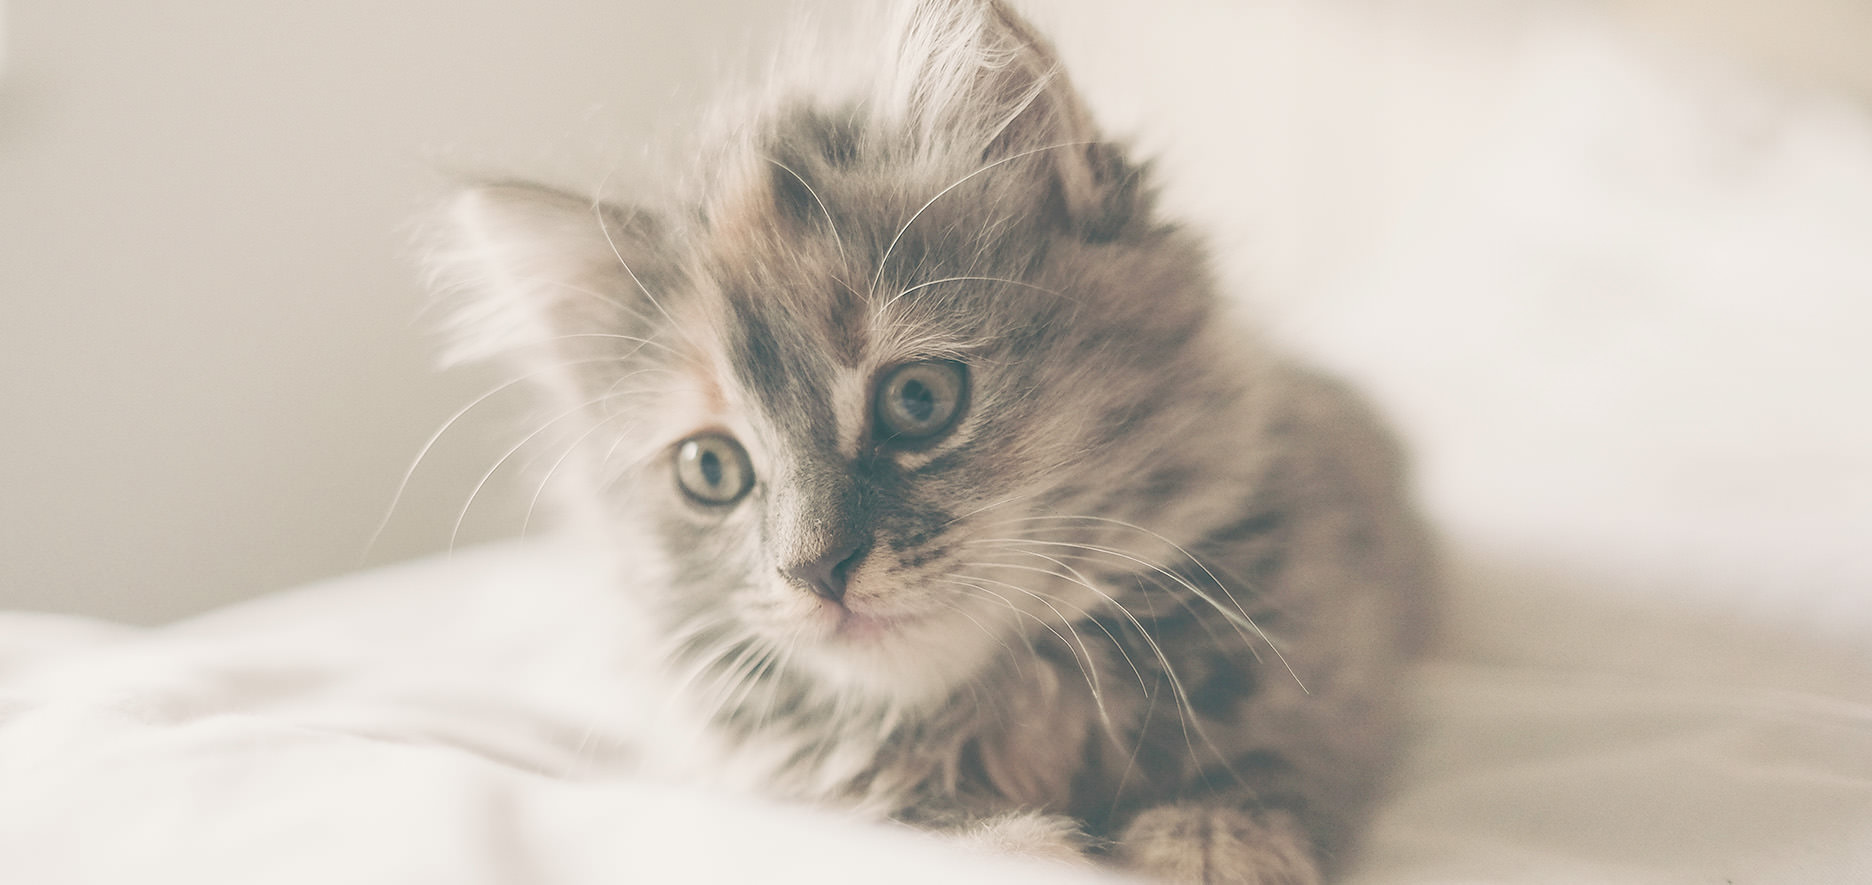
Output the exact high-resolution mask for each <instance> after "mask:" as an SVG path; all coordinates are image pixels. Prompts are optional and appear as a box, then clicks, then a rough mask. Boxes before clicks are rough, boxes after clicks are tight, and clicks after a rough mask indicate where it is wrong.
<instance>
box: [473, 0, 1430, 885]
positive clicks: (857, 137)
mask: <svg viewBox="0 0 1872 885" xmlns="http://www.w3.org/2000/svg"><path fill="white" fill-rule="evenodd" d="M905 34H906V38H905V40H904V44H903V49H902V52H901V54H902V57H903V69H902V72H901V75H900V76H898V77H894V78H885V79H886V80H887V81H888V82H885V83H884V84H883V85H882V86H880V88H879V90H878V94H877V95H875V96H872V97H871V98H869V99H867V100H865V101H861V102H858V103H856V104H850V105H842V106H831V107H825V106H812V105H793V106H789V107H785V108H782V109H781V110H778V111H775V112H773V113H771V114H769V115H767V116H766V117H764V118H763V119H762V120H761V121H760V122H759V123H757V124H755V125H753V126H751V127H749V128H748V129H747V131H746V132H745V133H744V134H743V135H742V136H741V137H740V138H739V139H737V140H736V142H735V143H734V144H732V145H730V146H729V148H728V149H727V150H726V151H725V157H726V159H725V161H724V163H723V165H722V169H723V170H724V171H722V172H720V173H719V174H718V175H717V176H716V178H715V179H714V181H713V183H712V185H711V187H710V192H709V193H708V194H707V195H706V197H705V198H704V200H703V205H702V206H701V207H700V209H699V210H698V211H691V212H687V213H677V214H674V215H666V216H655V215H652V214H649V213H645V212H641V211H636V210H624V209H619V208H616V207H611V206H607V205H604V204H593V203H590V202H586V201H582V200H579V199H576V198H572V197H568V196H565V195H562V194H558V193H556V192H551V191H547V190H544V189H540V188H534V187H531V186H524V185H506V186H494V187H486V188H481V189H478V190H476V191H473V192H470V193H469V194H467V195H465V196H464V197H463V199H462V200H461V201H460V203H458V205H457V208H456V217H457V221H458V227H459V230H460V232H461V235H460V237H459V238H458V240H457V242H458V244H459V246H460V247H461V248H460V249H459V251H458V252H457V254H455V255H454V257H452V258H451V259H449V260H448V261H446V262H445V264H444V268H445V270H447V271H448V272H449V273H451V274H453V275H455V276H457V277H458V278H459V281H461V282H464V283H466V284H468V285H471V286H474V287H477V288H478V289H479V291H481V292H483V293H484V297H481V298H480V299H479V300H477V301H475V302H473V307H472V309H469V310H466V311H464V313H463V317H464V323H465V328H466V330H467V334H466V335H464V341H465V342H467V343H468V345H469V346H470V347H471V348H473V349H480V350H499V351H504V352H508V353H511V354H514V355H516V356H517V357H518V358H519V359H520V360H522V362H523V364H524V365H527V366H529V367H530V370H531V374H533V375H534V376H535V377H537V378H539V379H540V380H542V381H543V382H545V383H546V385H547V387H548V388H549V389H551V390H554V391H556V392H557V393H558V394H559V395H560V396H561V398H562V399H563V400H564V401H563V403H562V409H563V411H562V412H560V413H558V414H557V415H556V416H555V420H556V421H567V420H571V419H573V418H581V419H584V420H583V423H581V425H580V428H579V431H578V432H577V433H575V434H572V435H571V437H570V440H571V441H570V444H571V445H572V446H573V447H574V448H575V449H577V450H581V451H582V452H583V453H584V457H585V459H586V460H588V461H590V462H591V463H592V465H593V467H594V468H595V471H596V472H595V474H594V479H593V481H592V482H593V488H594V491H595V492H596V494H595V495H594V496H593V500H594V502H596V503H597V504H598V509H599V511H600V512H601V513H602V516H601V517H600V524H601V525H602V526H603V529H602V531H603V532H604V534H605V536H606V537H607V539H608V540H607V542H608V543H611V544H614V545H616V546H617V547H619V548H620V549H624V550H628V551H629V553H628V556H629V557H630V558H632V559H633V560H634V561H636V562H637V563H640V568H639V569H638V571H639V573H641V574H654V575H658V576H661V577H660V578H659V579H658V581H657V583H658V584H659V585H661V586H657V587H649V588H635V591H634V592H638V593H640V594H642V596H643V601H644V602H645V604H646V616H647V617H649V618H651V619H652V620H653V622H654V623H656V624H657V625H659V629H660V630H661V631H662V633H663V635H665V636H666V637H667V646H666V648H664V649H662V655H661V658H662V660H663V666H664V668H665V669H666V671H667V674H668V677H669V680H670V684H671V686H672V689H673V690H674V691H675V692H676V693H677V694H678V695H680V696H681V697H682V698H684V704H685V705H686V706H687V707H688V709H689V710H690V711H691V712H692V713H693V714H694V716H695V718H696V719H697V720H698V721H699V722H700V723H701V728H702V730H703V734H705V735H706V740H703V741H700V742H698V741H696V740H694V739H693V738H692V736H685V737H684V738H683V739H682V740H680V741H679V742H678V745H679V746H680V747H681V748H682V749H683V750H684V753H683V754H677V755H687V756H688V757H689V759H690V760H691V762H692V764H693V767H694V768H695V769H696V770H697V772H698V773H706V774H708V775H710V776H714V777H721V778H726V779H729V780H734V781H737V782H740V783H743V784H745V785H747V786H750V787H752V788H755V789H758V790H761V791H763V792H766V793H769V794H772V795H777V796H782V797H786V798H797V799H803V800H808V801H813V802H820V803H829V804H836V805H841V806H846V807H853V808H860V809H865V810H869V811H872V812H875V813H878V814H884V815H890V816H893V817H896V818H899V819H903V820H908V821H912V822H917V823H922V824H926V825H929V826H933V827H938V828H943V829H952V830H956V831H959V832H962V833H965V834H970V835H971V836H973V837H974V838H976V839H978V840H981V841H984V842H987V843H989V844H994V845H998V846H1001V847H1005V848H1012V849H1015V850H1024V851H1029V852H1034V853H1040V854H1068V853H1076V852H1079V851H1081V850H1086V851H1091V852H1093V853H1109V854H1111V855H1114V856H1115V857H1117V858H1120V859H1122V860H1123V861H1125V862H1127V863H1129V864H1132V865H1135V866H1138V867H1142V868H1145V869H1149V870H1154V871H1156V872H1159V873H1162V874H1164V875H1167V876H1170V877H1173V878H1182V879H1188V880H1195V881H1216V882H1221V881H1295V882H1304V881H1311V880H1313V879H1316V878H1317V877H1318V875H1319V870H1320V869H1321V868H1322V867H1324V866H1327V865H1328V863H1329V861H1330V860H1331V859H1332V858H1333V857H1334V856H1335V854H1337V853H1338V852H1340V851H1341V850H1342V849H1343V847H1344V846H1345V844H1346V839H1347V837H1349V836H1350V835H1351V834H1352V833H1353V831H1354V829H1355V827H1356V824H1357V821H1358V819H1359V818H1360V817H1361V816H1362V814H1363V811H1364V809H1365V807H1366V805H1367V804H1368V801H1369V799H1370V796H1371V794H1372V789H1373V785H1374V783H1375V781H1376V779H1377V778H1378V777H1379V775H1380V773H1381V772H1382V770H1383V765H1384V762H1385V760H1386V758H1387V757H1388V756H1389V755H1390V747H1391V743H1392V740H1393V723H1392V719H1393V711H1392V707H1393V705H1394V703H1395V696H1396V691H1397V681H1398V678H1399V675H1400V674H1399V671H1400V669H1401V667H1402V666H1403V661H1404V660H1405V658H1406V656H1407V653H1408V650H1409V647H1410V646H1411V645H1412V644H1413V642H1414V641H1415V640H1416V638H1417V636H1418V634H1419V633H1420V632H1421V631H1422V629H1423V628H1424V627H1425V624H1424V621H1425V617H1426V616H1425V612H1426V609H1427V605H1428V603H1427V600H1428V597H1429V593H1430V568H1429V561H1428V560H1429V557H1428V555H1427V553H1426V544H1425V539H1424V537H1423V532H1422V529H1421V527H1420V525H1419V523H1418V522H1417V520H1416V518H1415V517H1414V516H1413V514H1412V512H1411V510H1410V509H1409V506H1408V504H1407V502H1406V501H1405V498H1404V492H1403V489H1402V488H1401V484H1400V479H1399V466H1398V458H1397V455H1396V453H1395V451H1394V450H1393V447H1392V446H1391V444H1390V442H1389V440H1388V438H1387V437H1386V435H1385V434H1384V433H1383V431H1382V430H1380V429H1378V427H1377V424H1376V422H1375V421H1373V420H1372V418H1371V417H1370V416H1369V415H1368V414H1366V412H1365V411H1364V410H1363V409H1362V408H1361V407H1360V406H1359V405H1358V403H1357V402H1356V401H1355V400H1354V399H1353V398H1352V397H1351V396H1350V395H1348V394H1347V393H1346V392H1345V391H1343V390H1342V389H1340V388H1338V387H1337V386H1335V385H1333V384H1332V383H1330V382H1328V381H1325V380H1322V379H1320V378H1317V377H1314V376H1312V375H1310V374H1308V373H1305V372H1303V371H1301V370H1298V369H1294V368H1291V367H1289V366H1287V365H1285V364H1284V363H1282V362H1281V361H1280V360H1279V359H1277V358H1275V357H1273V356H1271V355H1270V354H1269V353H1268V351H1267V349H1266V348H1265V347H1263V346H1262V345H1261V344H1260V343H1258V342H1256V341H1254V340H1253V339H1252V338H1250V337H1249V336H1247V335H1245V334H1243V333H1242V332H1240V331H1239V330H1236V329H1233V328H1231V327H1230V325H1229V324H1228V323H1227V322H1226V321H1224V320H1223V318H1222V316H1221V311H1220V309H1219V305H1218V303H1217V299H1216V296H1215V294H1214V293H1213V292H1212V287H1211V284H1210V282H1209V280H1208V278H1207V276H1206V273H1205V271H1204V261H1203V257H1202V251H1201V247H1200V245H1199V243H1198V242H1197V241H1196V240H1195V239H1194V238H1193V237H1191V236H1190V235H1189V234H1187V233H1184V232H1182V231H1180V230H1178V229H1177V228H1175V227H1174V226H1171V225H1169V224H1166V223H1165V222H1163V221H1162V220H1160V219H1158V218H1156V217H1155V216H1154V214H1153V211H1152V205H1151V195H1150V191H1149V188H1148V186H1147V183H1146V182H1145V181H1144V179H1143V174H1142V172H1141V170H1140V169H1139V168H1138V167H1136V166H1134V165H1132V164H1131V163H1130V162H1129V160H1128V159H1127V158H1126V157H1125V156H1124V154H1123V152H1122V151H1121V150H1120V149H1119V148H1117V147H1116V146H1113V145H1110V144H1108V143H1105V142H1103V141H1101V140H1100V138H1099V136H1098V133H1097V132H1096V130H1095V129H1094V128H1093V127H1092V125H1091V123H1090V120H1089V118H1088V116H1087V115H1086V113H1085V112H1084V110H1083V109H1082V107H1081V106H1080V104H1079V103H1078V100H1077V98H1076V96H1074V95H1073V94H1072V92H1071V89H1070V87H1069V86H1067V84H1066V82H1065V79H1064V77H1063V76H1061V75H1060V74H1059V73H1058V71H1057V67H1056V65H1055V63H1054V61H1053V59H1052V56H1051V54H1050V51H1049V50H1048V49H1047V48H1046V46H1045V44H1044V43H1043V42H1042V41H1041V40H1040V39H1039V38H1038V37H1037V36H1036V35H1034V34H1033V33H1032V32H1031V30H1030V29H1029V28H1028V27H1027V26H1026V25H1025V23H1023V22H1021V21H1019V20H1018V19H1017V18H1015V17H1013V16H1012V14H1011V13H1009V12H1008V11H1007V10H1006V9H1005V8H1003V7H1002V6H1001V5H1000V4H998V3H976V2H935V0H931V2H925V3H921V4H919V5H918V6H917V7H916V9H915V11H914V12H913V14H912V15H911V18H910V20H909V23H908V25H907V27H906V29H905ZM906 373H908V374H906ZM919 373H920V374H919ZM905 378H909V379H911V380H909V381H905V380H903V379H905ZM906 385H908V386H906ZM893 397H897V398H896V399H893ZM924 419H928V420H930V421H931V422H932V423H931V424H930V426H928V427H925V426H923V425H919V424H917V422H918V421H919V420H924ZM937 419H940V420H937ZM651 755H652V757H653V758H657V757H658V756H659V754H657V753H655V752H653V753H652V754H651ZM666 758H673V757H666Z"/></svg>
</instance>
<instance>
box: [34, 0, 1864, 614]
mask: <svg viewBox="0 0 1872 885" xmlns="http://www.w3.org/2000/svg"><path fill="white" fill-rule="evenodd" d="M1270 2H1272V0H1270ZM1309 2H1314V3H1330V2H1331V0H1309ZM1400 2H1402V0H1400ZM1599 2H1602V3H1604V4H1608V8H1610V9H1611V10H1612V11H1613V12H1614V13H1615V14H1616V15H1618V16H1621V17H1623V18H1625V19H1626V20H1628V21H1631V22H1634V23H1636V24H1637V25H1638V26H1640V27H1643V28H1646V29H1648V30H1653V31H1655V32H1656V33H1661V34H1667V35H1670V36H1671V37H1672V38H1673V39H1682V40H1684V41H1687V42H1689V43H1692V44H1696V45H1703V46H1714V47H1720V48H1721V50H1722V51H1725V52H1733V53H1735V54H1737V55H1738V56H1740V57H1744V58H1748V59H1751V60H1752V61H1755V62H1758V63H1760V64H1761V65H1762V66H1763V69H1764V70H1773V71H1779V72H1783V73H1788V74H1790V75H1794V76H1800V77H1810V78H1814V79H1817V80H1820V81H1826V82H1831V83H1842V84H1846V85H1848V86H1851V87H1853V88H1857V89H1859V90H1861V92H1860V94H1861V95H1872V61H1868V54H1867V52H1866V51H1865V48H1866V47H1867V46H1869V45H1872V43H1867V42H1865V41H1864V40H1862V39H1861V38H1862V37H1864V36H1865V35H1866V34H1867V33H1868V31H1869V30H1872V29H1867V28H1866V25H1867V6H1866V5H1865V3H1864V2H1863V0H1798V2H1796V3H1791V4H1765V3H1758V4H1750V3H1749V2H1747V0H1706V2H1700V3H1699V2H1693V0H1599ZM791 5H792V4H789V3H784V2H772V0H684V2H681V3H670V2H661V0H655V2H653V0H532V2H524V3H523V2H518V0H504V2H501V0H481V2H465V0H449V2H443V0H399V2H391V3H381V2H365V0H328V2H324V3H289V2H280V0H270V2H269V0H191V2H183V3H137V2H129V0H29V2H24V3H19V2H16V3H14V4H12V5H11V6H10V7H9V8H7V9H6V10H5V13H6V14H5V15H4V16H0V21H4V25H3V26H0V27H3V30H0V34H4V39H5V41H6V51H7V57H6V61H5V67H4V75H3V76H4V79H0V429H3V432H0V608H28V609H47V610H57V611H71V612H82V613H90V614H103V615H108V616H112V617H116V618H122V619H127V620H132V621H145V622H147V621H158V620H163V619H167V618H170V617H174V616H177V615H180V614H183V613H187V612H192V611H197V610H200V609H203V608H206V607H209V606H213V605H215V604H218V603H222V602H226V601H229V600H233V599H237V598H241V597H245V596H249V595H252V594H255V593H259V592H264V591H267V590H272V589H276V588H279V587H284V586H288V585H292V584H295V583H299V582H302V581H306V580H309V579H313V578H317V577H320V576H324V575H330V574H335V573H339V572H343V571H346V570H349V569H352V568H355V567H358V566H359V565H363V564H370V563H377V562H384V561H390V560H394V559H399V558H403V557H407V556H411V555H416V554H420V553H425V552H430V551H435V550H439V549H441V548H443V547H444V546H446V545H447V544H448V542H449V537H450V535H451V533H452V532H453V531H454V525H455V523H456V520H457V518H458V515H459V514H461V513H462V511H463V507H464V504H465V502H466V499H467V497H468V494H469V491H470V490H471V489H473V488H474V487H475V486H476V485H477V483H478V482H479V481H480V479H481V477H482V475H483V473H484V471H485V470H486V469H487V468H488V467H489V466H491V465H492V464H493V463H494V461H495V460H496V459H497V458H498V456H499V455H500V453H501V452H502V451H503V450H504V448H505V447H506V446H507V445H508V443H509V442H510V441H511V440H513V439H514V438H515V437H516V436H517V435H518V434H516V433H515V432H513V429H514V427H515V426H517V423H516V422H517V421H518V419H517V418H516V417H515V412H514V410H513V409H512V408H511V401H509V400H498V401H495V402H494V403H492V404H491V406H490V407H489V408H487V409H484V410H481V411H479V412H478V413H477V416H478V420H474V421H469V422H466V423H465V425H464V426H463V427H462V428H460V429H459V430H458V431H454V432H451V433H450V434H449V435H448V436H447V437H445V438H444V440H443V443H442V444H441V445H440V446H439V447H438V448H437V449H436V450H435V451H434V452H433V453H432V454H431V456H430V457H429V458H428V459H427V460H425V462H424V463H423V465H422V467H421V469H420V470H419V471H418V472H417V474H416V475H415V481H414V482H413V483H412V485H411V487H410V489H409V492H408V493H407V494H406V495H405V496H404V498H403V500H402V502H401V504H400V505H399V507H398V509H397V510H396V512H395V513H394V514H393V517H392V519H391V520H390V522H389V524H388V527H387V529H386V531H385V532H384V535H383V537H382V538H381V540H380V541H379V542H378V543H377V544H376V545H375V546H374V548H372V549H371V550H370V551H368V553H367V551H366V545H367V541H368V539H369V537H370V535H371V533H372V530H373V529H374V528H375V526H376V525H377V522H378V519H379V517H380V516H381V515H382V514H383V512H384V509H385V507H386V506H387V505H388V504H389V502H390V498H391V494H392V492H393V491H394V490H395V489H396V487H397V485H398V483H399V481H400V479H401V478H402V476H403V473H404V469H405V467H406V466H407V465H408V463H409V461H410V459H411V458H412V457H413V456H414V455H415V453H416V452H417V450H418V449H419V448H421V446H422V444H423V441H424V440H425V439H426V438H427V437H428V435H429V434H430V433H431V431H433V430H435V429H436V428H437V427H438V426H440V425H441V424H442V423H443V422H444V421H445V420H446V419H447V418H448V416H449V415H450V414H451V413H452V412H453V411H454V410H455V409H457V408H458V407H460V406H462V405H464V404H466V403H467V402H469V401H470V400H471V399H473V398H474V397H475V396H476V395H477V394H478V393H479V392H481V391H483V390H486V389H487V388H488V387H490V386H491V385H492V384H493V383H494V382H495V381H497V380H498V377H497V376H496V375H494V374H491V373H482V374H476V373H474V372H456V373H452V374H448V375H439V374H437V373H435V372H433V371H432V369H431V368H430V362H431V357H432V353H433V350H434V348H433V341H431V340H430V339H429V338H428V337H427V336H426V335H425V334H424V332H423V321H422V320H421V319H420V317H419V313H420V309H421V306H422V303H423V295H422V293H421V287H420V283H419V275H418V273H417V271H416V269H415V262H414V261H413V259H412V257H411V255H410V250H409V248H408V241H409V223H410V221H411V219H412V218H414V217H415V216H416V215H417V214H418V213H419V212H420V211H421V210H422V208H423V207H424V206H425V204H426V203H427V202H428V201H430V200H432V199H433V198H434V197H435V196H436V195H437V194H439V193H440V191H441V189H442V187H443V185H444V180H445V176H443V175H440V174H438V171H437V170H444V171H448V170H456V171H465V172H477V171H513V172H517V173H522V174H528V175H538V176H545V177H549V178H555V179H557V180H559V181H561V182H562V183H565V184H568V185H572V186H585V187H591V186H594V185H596V184H597V182H598V180H599V178H601V177H602V176H604V175H605V174H607V173H614V174H615V178H614V179H612V180H611V182H610V183H609V187H610V189H611V190H612V191H618V192H623V191H627V190H628V188H629V187H630V182H631V180H632V178H633V176H640V175H642V174H643V173H642V172H641V171H640V169H641V167H640V166H639V165H637V164H635V163H634V160H635V159H636V158H637V157H639V156H640V146H641V145H642V144H644V143H646V142H649V141H653V140H655V139H656V138H657V137H658V135H659V134H661V133H662V132H664V131H665V130H666V129H667V128H668V127H670V126H675V125H680V124H681V123H682V122H683V121H684V120H685V118H686V113H687V110H688V109H689V107H690V106H691V105H693V104H694V103H695V102H696V101H697V100H698V99H700V98H702V97H703V96H705V95H707V94H708V93H709V91H710V89H711V87H712V84H715V83H716V82H718V80H719V76H718V75H719V72H720V71H722V70H723V69H725V68H734V67H737V66H739V65H742V64H744V63H745V60H746V58H747V57H748V52H747V51H746V50H747V49H748V48H749V47H758V46H761V45H763V44H765V43H766V42H767V41H769V40H770V39H771V37H772V35H773V34H774V33H775V32H776V30H777V29H778V28H779V27H780V25H781V22H782V19H783V18H785V17H786V14H787V10H788V9H789V8H790V6H791ZM834 5H835V6H836V5H838V4H837V3H834ZM1047 5H1049V6H1053V7H1058V6H1060V5H1061V4H1060V3H1053V4H1047ZM1426 5H1431V6H1434V5H1438V4H1437V3H1435V2H1433V0H1426ZM1443 5H1448V4H1443ZM1054 14H1055V15H1061V14H1062V13H1060V12H1058V11H1057V10H1055V12H1054ZM1855 28H1858V29H1860V30H1855ZM1069 57H1070V54H1069ZM1302 196H1304V195H1302ZM504 477H505V474H502V475H500V476H497V477H496V478H495V480H494V482H493V483H492V484H491V485H490V487H489V489H488V490H487V491H486V492H484V493H483V495H482V496H481V498H480V500H479V502H478V503H477V504H476V505H475V507H474V508H473V509H472V510H471V511H469V512H468V514H467V516H466V518H465V519H464V520H463V529H462V533H461V541H462V542H463V543H468V542H472V541H475V540H479V539H484V538H489V537H495V536H500V535H506V534H512V533H514V532H516V531H518V530H519V528H520V525H519V519H520V514H521V513H522V512H523V511H524V510H525V507H526V503H527V498H528V497H529V496H530V494H531V489H530V488H529V487H526V486H525V485H524V484H522V483H520V482H517V481H514V482H509V481H506V480H505V479H504Z"/></svg>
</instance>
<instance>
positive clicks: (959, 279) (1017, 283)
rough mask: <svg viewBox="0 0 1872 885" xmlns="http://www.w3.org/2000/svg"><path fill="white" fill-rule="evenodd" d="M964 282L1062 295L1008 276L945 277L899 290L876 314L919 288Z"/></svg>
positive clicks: (889, 307) (1053, 290)
mask: <svg viewBox="0 0 1872 885" xmlns="http://www.w3.org/2000/svg"><path fill="white" fill-rule="evenodd" d="M962 282H981V283H1005V284H1007V285H1010V286H1019V287H1021V288H1024V289H1033V290H1035V291H1039V292H1045V293H1047V294H1048V295H1060V294H1061V293H1060V292H1059V290H1057V289H1049V288H1047V287H1045V286H1037V285H1034V284H1033V283H1028V282H1022V281H1021V280H1011V279H1008V278H1006V277H967V276H965V277H943V278H942V279H940V280H928V281H926V282H921V283H918V284H916V285H914V286H911V287H909V288H907V289H905V290H903V291H901V292H898V293H897V294H895V295H892V296H891V298H890V300H889V301H886V302H884V303H883V304H880V305H878V309H877V310H876V311H874V314H875V315H876V316H883V315H884V314H885V312H886V311H889V310H890V309H891V305H894V304H896V303H897V302H898V300H899V299H901V298H903V297H904V296H905V295H908V294H910V293H912V292H915V291H916V290H918V289H924V288H928V287H930V286H934V285H937V284H939V283H962ZM1062 297H1063V296H1062Z"/></svg>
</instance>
